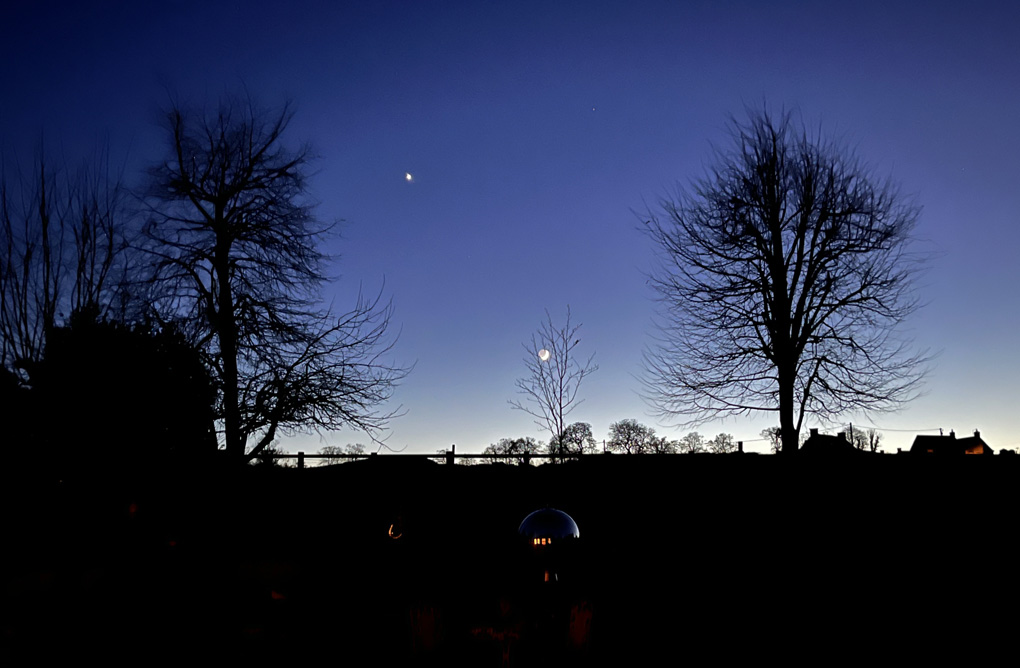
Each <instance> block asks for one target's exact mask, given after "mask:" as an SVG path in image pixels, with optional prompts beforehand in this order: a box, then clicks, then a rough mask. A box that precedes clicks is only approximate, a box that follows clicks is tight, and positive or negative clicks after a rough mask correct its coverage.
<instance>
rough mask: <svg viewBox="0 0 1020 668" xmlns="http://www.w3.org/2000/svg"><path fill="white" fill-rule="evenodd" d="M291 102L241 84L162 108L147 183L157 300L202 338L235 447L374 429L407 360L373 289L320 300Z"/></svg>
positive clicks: (318, 227)
mask: <svg viewBox="0 0 1020 668" xmlns="http://www.w3.org/2000/svg"><path fill="white" fill-rule="evenodd" d="M291 115H292V114H291V111H290V109H289V108H288V107H286V106H285V107H283V108H282V109H281V110H279V111H277V112H268V111H264V110H262V109H261V108H259V107H258V106H257V105H256V104H255V103H254V102H253V101H252V100H251V99H250V98H249V99H244V100H238V99H233V100H228V101H226V102H224V103H222V104H221V105H220V106H219V108H218V110H217V111H216V112H214V113H212V114H200V113H195V112H192V111H188V110H185V109H182V108H180V107H175V108H173V109H171V110H170V111H169V112H168V113H167V115H166V131H167V135H168V138H169V145H168V152H167V155H166V157H165V159H164V160H163V161H162V162H160V163H158V164H157V165H155V166H154V167H153V168H152V169H151V172H150V185H149V189H148V192H147V193H146V201H147V202H148V204H149V220H148V222H147V224H146V225H145V228H144V231H145V237H146V242H147V243H146V246H145V250H146V251H147V252H148V253H149V254H150V255H151V258H152V260H153V267H154V271H153V274H152V277H151V285H152V288H153V294H152V303H153V304H154V306H155V309H156V310H157V311H158V312H159V313H160V314H162V315H163V317H166V318H169V319H172V320H174V321H176V322H180V323H182V325H181V326H182V327H183V328H184V329H185V331H186V332H187V333H188V334H189V335H190V337H191V340H192V341H193V342H194V343H195V345H196V346H198V347H199V348H200V349H201V350H202V351H203V353H204V355H205V358H206V360H207V364H208V366H209V368H210V369H212V371H213V374H214V376H215V379H216V382H217V387H218V389H219V402H218V406H219V425H220V433H221V438H222V441H223V443H224V444H225V448H226V450H227V452H228V453H229V454H230V455H231V456H232V457H233V458H235V459H238V460H240V459H244V458H249V459H250V458H252V457H255V456H257V455H258V453H259V451H261V450H262V449H264V448H266V447H268V446H269V445H270V444H271V443H272V442H273V440H274V438H275V437H276V436H277V434H278V433H283V434H287V433H291V432H294V431H307V430H320V429H321V430H330V429H336V428H339V427H342V426H348V427H355V428H360V429H363V430H365V431H366V432H367V433H368V434H369V435H370V436H371V435H374V434H377V433H378V432H379V431H380V430H382V429H383V428H385V426H386V424H387V422H388V420H389V419H390V418H392V417H393V416H394V415H395V414H396V412H395V411H391V410H386V409H384V408H382V406H383V405H384V404H385V403H386V401H387V400H388V399H389V398H390V397H391V395H392V392H393V389H394V386H395V385H396V383H397V382H398V381H399V380H401V379H402V378H403V377H404V376H405V375H406V374H407V372H408V371H409V369H407V368H402V367H399V366H396V365H394V364H392V363H391V362H389V361H387V360H386V359H385V358H386V357H388V355H389V352H390V350H391V347H392V341H391V340H389V339H388V334H389V325H390V318H391V314H392V310H391V306H390V305H389V304H387V303H384V302H382V300H381V293H380V295H379V296H376V297H375V298H368V299H366V298H362V297H359V298H358V300H357V303H356V304H355V305H354V307H353V308H352V309H351V310H350V311H348V312H346V313H343V314H341V315H339V316H338V315H336V314H334V313H332V312H331V311H330V310H329V309H328V308H324V307H322V306H321V305H320V304H321V302H320V292H321V289H322V286H323V284H324V283H325V282H326V281H327V279H328V277H327V275H326V274H325V272H324V266H325V264H326V262H327V261H328V260H329V258H328V257H327V256H326V255H324V253H323V252H322V251H321V250H320V244H321V242H322V240H323V239H324V238H325V237H326V236H327V234H328V233H329V232H330V229H331V225H328V224H322V223H320V222H319V221H318V220H317V219H316V218H315V215H314V210H313V204H312V202H311V201H310V199H309V198H308V195H307V193H306V190H305V185H306V181H305V176H306V171H307V168H308V160H309V149H308V148H307V147H303V148H300V149H297V150H291V149H289V148H287V147H286V146H285V145H284V143H283V135H284V132H285V131H286V129H287V125H288V123H289V122H290V120H291Z"/></svg>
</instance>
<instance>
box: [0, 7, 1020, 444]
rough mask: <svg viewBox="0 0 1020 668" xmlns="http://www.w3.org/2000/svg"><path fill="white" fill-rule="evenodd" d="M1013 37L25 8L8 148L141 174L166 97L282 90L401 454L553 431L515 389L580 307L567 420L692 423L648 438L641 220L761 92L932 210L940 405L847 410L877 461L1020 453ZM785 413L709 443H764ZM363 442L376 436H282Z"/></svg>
mask: <svg viewBox="0 0 1020 668" xmlns="http://www.w3.org/2000/svg"><path fill="white" fill-rule="evenodd" d="M550 5H551V6H550ZM1018 26H1020V5H1017V4H1016V3H1012V2H980V1H976V2H969V3H955V2H952V3H951V2H934V1H929V2H896V3H890V2H867V1H857V2H825V1H821V0H813V1H811V2H764V1H759V2H754V1H747V2H729V1H726V0H715V1H712V2H688V1H674V2H645V1H643V0H631V1H629V2H578V3H568V2H563V3H538V2H536V3H530V2H521V1H517V2H449V1H448V2H424V1H423V2H365V3H354V2H300V1H298V2H289V3H280V2H219V1H209V0H205V1H204V2H182V1H175V0H168V1H166V2H160V3H144V2H103V1H98V0H97V1H95V2H86V3H80V2H75V3H71V2H67V3H60V2H26V1H20V0H16V1H15V2H14V3H13V7H10V6H8V9H6V10H5V17H4V19H3V21H2V22H0V57H2V62H3V63H4V66H3V68H2V69H0V90H2V91H3V94H2V96H0V148H2V149H3V152H4V156H5V158H4V159H5V161H6V162H7V164H8V165H10V164H12V163H13V161H14V160H15V159H16V160H17V161H18V162H20V163H22V164H27V163H30V162H31V159H32V157H33V155H34V152H36V151H37V148H38V145H39V142H40V138H41V137H43V136H45V146H46V150H47V153H48V154H49V155H51V156H58V157H59V158H60V159H63V160H67V161H68V162H70V163H74V162H76V161H78V160H80V159H82V158H83V157H86V156H88V155H90V154H91V153H93V152H94V150H95V149H96V147H97V146H100V145H102V144H104V143H106V142H108V143H109V146H110V149H111V153H112V156H113V160H114V162H116V163H117V164H122V165H124V169H125V178H126V180H127V181H128V183H131V184H135V183H137V182H138V179H139V175H140V174H139V172H140V168H141V167H143V166H145V165H147V164H149V163H151V162H153V161H155V160H158V159H159V158H160V156H161V155H162V150H163V146H164V144H163V138H162V136H161V134H160V132H159V130H158V127H157V122H158V119H159V110H160V109H161V108H162V107H165V106H166V105H167V103H168V100H169V99H170V95H174V96H176V97H177V98H178V99H180V100H183V101H185V102H194V103H196V104H199V105H202V104H207V105H210V106H212V105H214V104H215V102H216V100H217V98H218V97H219V96H220V95H221V94H223V93H224V92H229V91H237V90H240V89H241V87H242V86H246V87H247V89H248V90H249V91H251V92H252V93H253V94H254V95H255V96H257V97H258V99H259V100H260V101H261V102H263V103H264V104H266V105H272V106H276V105H278V104H280V103H281V102H282V101H284V100H286V99H292V100H293V101H294V102H295V103H296V108H297V115H296V117H295V119H294V122H293V124H292V125H291V127H290V131H289V139H290V140H291V143H292V144H294V145H297V144H298V143H301V142H305V141H307V142H309V143H311V144H312V146H313V148H314V150H315V152H316V153H317V155H318V156H319V160H318V161H317V162H316V164H315V169H316V174H315V177H314V179H313V182H312V186H311V191H312V193H313V194H314V195H315V196H316V197H317V198H318V199H319V201H320V205H319V209H318V213H319V215H320V216H321V217H322V218H324V219H327V220H332V219H343V220H344V221H346V222H345V224H344V226H343V238H342V239H341V240H339V241H338V242H336V243H335V245H333V246H332V247H331V250H332V251H335V252H336V253H338V254H340V256H341V260H340V263H339V265H338V267H337V271H336V273H338V274H339V276H340V279H339V281H338V282H337V283H335V284H333V285H331V286H330V288H329V291H328V294H327V295H326V297H327V299H334V300H335V305H336V307H337V308H338V309H342V308H343V307H344V305H348V304H351V302H352V301H353V299H354V296H355V295H356V294H357V290H358V287H359V284H360V285H361V286H362V287H363V289H364V290H365V291H366V292H369V293H374V292H376V291H378V290H379V289H380V288H381V287H382V286H383V281H384V280H385V288H384V289H385V294H386V295H388V296H391V297H392V298H393V301H394V305H395V318H394V324H395V325H396V326H397V327H400V328H401V332H400V338H399V341H398V342H397V345H396V347H395V349H394V356H395V358H396V359H397V361H400V362H404V363H411V362H417V366H416V368H415V370H414V372H413V373H412V374H411V375H410V376H409V377H408V378H407V380H406V381H405V382H404V383H403V385H402V386H401V387H400V388H398V390H397V393H396V395H395V399H396V402H397V403H398V404H402V405H403V407H404V408H405V409H406V411H407V413H406V415H405V416H404V417H401V418H399V419H397V420H395V421H394V422H393V423H392V429H391V433H390V435H389V439H388V441H387V443H388V445H390V446H391V447H394V448H401V447H403V446H407V450H406V451H407V452H434V451H435V450H437V449H439V448H445V447H449V446H450V444H454V443H455V444H456V445H457V450H458V452H480V451H481V450H482V449H483V448H484V447H485V446H486V445H488V444H490V443H492V442H495V441H496V440H498V439H500V438H503V437H515V436H534V437H536V438H540V439H547V438H548V435H547V434H543V432H542V431H541V430H540V429H539V428H538V427H536V426H535V425H534V424H533V422H532V421H531V419H530V418H529V417H528V416H526V415H524V414H522V413H520V412H517V411H512V410H511V409H510V407H509V406H508V404H507V400H508V399H510V398H512V397H514V396H515V394H514V381H515V379H516V378H517V377H519V376H520V375H521V374H522V373H523V368H524V367H523V363H522V356H523V353H524V351H523V349H522V347H521V344H522V342H525V341H528V340H529V339H530V336H531V334H532V332H533V331H535V329H536V328H537V327H538V325H539V324H540V323H541V321H542V320H543V318H544V317H545V309H549V311H550V312H551V313H552V315H553V316H554V318H556V319H558V320H562V318H563V315H564V313H565V310H566V307H567V305H568V304H569V305H570V307H571V309H572V311H573V315H574V319H575V321H578V322H581V323H583V328H582V330H581V345H580V346H579V350H580V351H581V352H583V353H586V354H587V353H590V352H596V353H597V354H596V361H597V362H598V363H599V365H600V367H601V369H600V370H599V371H598V372H597V373H596V374H594V375H593V376H591V377H590V378H588V379H587V380H586V381H585V385H584V386H583V388H582V392H581V394H582V396H583V397H585V399H586V401H585V402H584V403H583V404H581V405H580V406H579V407H578V408H577V409H576V410H575V411H574V413H572V414H571V416H570V419H571V421H584V422H590V423H591V424H592V426H593V429H594V433H595V435H596V437H597V438H598V439H600V440H601V439H602V438H605V437H606V435H607V432H608V428H609V425H610V424H611V423H612V422H615V421H617V420H621V419H624V418H636V419H638V420H639V421H642V422H645V423H646V424H650V425H655V426H657V428H658V429H659V431H660V432H661V433H664V434H668V435H671V436H675V437H678V436H680V435H682V434H683V433H685V431H674V430H673V429H671V428H668V427H667V426H665V425H656V421H655V419H654V418H652V417H650V416H649V415H648V411H649V409H648V407H647V406H646V405H645V404H644V403H643V401H642V400H641V399H640V397H639V396H638V392H639V390H640V383H639V381H638V380H637V376H638V375H639V374H640V373H641V353H642V349H643V348H644V347H645V346H646V345H647V344H648V343H649V334H650V333H651V332H652V325H651V323H652V318H653V315H654V310H655V304H654V302H653V295H652V293H651V291H650V289H649V288H648V287H647V286H646V285H645V277H644V272H646V271H647V270H648V268H649V267H650V265H651V263H652V259H653V248H652V246H651V244H650V242H649V240H648V239H647V238H646V237H645V236H643V235H642V234H641V233H640V232H639V231H638V230H637V225H638V216H637V213H635V212H640V211H642V210H644V209H646V208H647V207H648V206H653V207H654V206H655V204H656V202H657V200H659V199H660V198H661V197H662V196H664V195H667V194H669V193H670V192H671V191H672V190H673V189H674V188H675V187H676V185H677V184H678V183H688V182H689V181H690V180H691V179H693V178H696V177H697V176H699V175H700V174H701V173H702V170H703V169H704V166H705V165H706V164H708V163H709V162H710V161H711V158H712V154H711V150H712V145H713V144H715V145H720V146H724V145H725V142H726V137H725V123H726V118H727V116H728V115H730V114H733V115H735V116H737V117H738V118H742V117H743V116H744V111H743V110H744V108H745V106H755V105H759V106H760V104H761V103H762V101H763V100H767V101H768V104H769V105H770V106H771V107H773V108H775V109H780V108H784V107H785V108H788V109H789V108H793V109H796V110H798V111H799V113H800V114H801V115H802V117H803V118H804V119H805V121H806V122H807V123H808V125H809V126H812V127H821V128H822V130H823V132H826V133H828V134H830V135H836V136H838V137H840V138H841V139H842V140H843V141H845V142H846V143H847V144H849V145H851V146H852V147H854V148H855V149H856V150H857V152H858V154H859V156H860V157H862V158H863V159H865V160H866V161H867V162H869V163H870V164H871V165H872V166H873V167H874V168H875V169H876V171H877V172H878V173H879V174H882V175H887V174H891V175H892V176H893V178H894V179H895V180H897V181H898V182H899V183H900V184H901V186H902V189H903V191H904V192H905V193H907V194H909V195H911V196H913V197H915V198H916V200H917V202H918V203H919V204H921V205H922V206H923V212H922V216H921V221H920V225H919V226H918V229H917V235H918V236H919V237H920V238H921V239H922V240H923V248H925V249H927V250H929V251H931V252H932V253H933V260H932V262H931V264H930V269H929V271H928V273H927V274H926V275H924V276H923V277H921V279H920V280H919V286H920V294H921V296H922V298H923V299H924V301H925V302H926V303H927V306H926V307H925V308H924V309H923V310H922V311H921V312H920V313H918V314H917V315H916V316H914V317H913V319H912V320H911V321H910V322H909V323H908V324H909V333H910V334H912V335H913V336H914V338H915V340H916V342H917V344H918V346H919V347H922V348H930V349H932V350H934V351H939V352H940V355H939V357H938V358H937V360H936V362H935V365H934V369H933V372H932V374H931V376H930V377H929V380H928V382H927V385H926V395H925V396H923V397H922V398H920V399H918V400H916V401H914V402H913V403H911V404H908V405H907V406H905V407H904V408H903V410H902V411H900V412H899V413H896V414H890V415H879V416H874V417H873V418H872V419H871V420H868V419H866V418H864V417H862V416H847V420H848V421H849V420H852V421H853V422H854V423H855V424H873V425H877V426H879V427H881V428H883V429H884V430H887V431H886V432H885V439H886V441H885V447H886V450H890V449H891V450H895V449H896V448H897V447H903V448H906V447H909V445H910V442H911V441H912V440H913V437H914V435H915V433H920V432H921V431H922V430H928V431H927V433H932V432H931V431H930V430H933V429H937V428H939V427H942V428H944V429H945V430H946V431H947V433H948V430H949V429H955V430H956V431H957V433H958V434H961V435H968V434H969V433H970V432H971V431H972V430H974V429H980V430H981V432H982V436H983V437H984V439H985V440H986V441H987V442H988V443H989V444H990V445H992V447H994V448H995V449H996V450H998V449H1000V448H1005V447H1009V448H1016V447H1018V446H1020V417H1018V415H1017V411H1016V401H1017V398H1018V396H1020V355H1018V353H1017V350H1016V343H1017V332H1018V329H1020V327H1018V325H1020V309H1018V306H1020V263H1017V262H1016V261H1015V255H1016V254H1017V253H1018V249H1020V122H1018V119H1020V39H1017V27H1018ZM52 159H53V158H51V161H52ZM405 172H410V173H411V174H413V175H414V182H413V183H408V182H406V180H405V178H404V174H405ZM776 421H777V420H775V419H774V418H773V417H771V416H757V417H749V418H741V419H738V420H733V419H731V420H728V421H725V422H719V423H712V424H708V425H705V426H703V427H701V428H700V429H699V431H701V432H702V433H703V434H705V435H706V436H713V435H715V434H716V433H718V432H720V431H725V432H729V433H732V434H733V435H734V436H735V437H736V438H737V439H742V440H745V441H751V440H752V439H757V438H758V434H759V431H760V430H761V429H762V428H764V427H767V426H771V425H772V424H774V423H775V422H776ZM807 426H812V425H810V424H809V425H807ZM815 426H817V425H815ZM823 426H824V425H823ZM891 430H906V431H891ZM935 433H937V432H935ZM354 441H362V442H367V441H365V438H364V437H363V436H361V435H359V434H357V433H349V432H340V433H337V434H332V435H328V436H327V437H326V438H325V440H320V438H319V437H318V436H311V437H301V438H297V439H291V440H287V441H285V442H284V443H283V445H284V447H286V448H289V449H292V450H297V449H299V448H300V449H303V450H306V451H314V450H317V449H318V448H319V447H321V446H322V445H326V444H337V445H339V444H343V443H346V442H354ZM747 449H748V450H765V449H766V448H765V444H763V443H760V442H755V443H750V442H749V443H748V446H747Z"/></svg>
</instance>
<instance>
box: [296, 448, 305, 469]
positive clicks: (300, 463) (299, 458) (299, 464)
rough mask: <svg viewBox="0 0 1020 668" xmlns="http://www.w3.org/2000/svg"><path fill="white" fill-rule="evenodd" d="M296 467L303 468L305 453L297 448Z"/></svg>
mask: <svg viewBox="0 0 1020 668" xmlns="http://www.w3.org/2000/svg"><path fill="white" fill-rule="evenodd" d="M297 467H298V468H299V469H303V468H304V467H305V453H303V452H301V451H300V450H298V453H297Z"/></svg>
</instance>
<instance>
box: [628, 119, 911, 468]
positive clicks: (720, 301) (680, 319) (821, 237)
mask: <svg viewBox="0 0 1020 668" xmlns="http://www.w3.org/2000/svg"><path fill="white" fill-rule="evenodd" d="M731 130H732V135H733V140H734V145H733V147H732V148H731V149H729V150H728V151H720V152H719V153H718V155H717V163H716V165H715V166H714V167H713V168H711V169H710V170H709V172H708V174H707V175H706V176H705V177H703V178H702V179H700V180H699V181H697V182H696V183H695V184H694V186H693V187H692V188H691V189H689V190H684V189H681V190H680V191H679V192H678V194H677V195H676V197H675V198H674V199H672V200H670V199H667V200H664V201H663V202H662V203H661V206H662V213H661V216H660V215H655V214H651V215H650V216H649V219H648V220H647V221H646V225H645V229H646V230H647V232H648V234H649V235H650V237H651V238H652V240H653V241H654V243H655V245H656V247H657V249H658V251H659V252H660V255H659V257H660V263H659V265H658V268H657V269H656V270H654V271H653V274H652V276H651V279H650V282H651V283H652V285H653V286H654V287H655V289H656V290H657V292H658V294H659V297H660V299H661V303H662V311H661V322H660V325H661V327H660V330H659V337H658V340H657V342H656V343H655V345H654V346H653V347H652V348H650V349H649V350H648V351H647V352H646V355H645V369H646V375H645V383H646V397H647V398H648V399H649V400H650V402H651V403H652V404H653V405H654V406H655V407H656V408H657V409H658V411H659V412H660V414H661V415H663V416H666V417H669V418H673V419H679V420H680V421H681V423H682V424H688V425H695V424H701V423H704V422H706V421H708V420H711V419H714V418H718V417H720V416H724V415H732V414H749V413H754V412H759V411H764V412H778V413H779V425H780V428H781V430H782V451H783V452H784V453H790V452H795V451H796V450H797V447H798V435H799V432H800V428H801V425H802V424H803V420H804V416H805V415H807V414H812V415H815V416H819V417H821V418H822V419H825V420H832V419H834V418H836V417H837V416H839V415H840V414H843V413H846V412H848V411H854V410H856V411H865V412H868V411H883V410H890V409H893V408H895V407H897V406H898V405H900V404H901V403H902V402H904V401H907V400H909V399H911V398H913V397H914V396H915V395H916V392H917V390H918V388H919V384H920V382H921V380H922V379H923V376H924V372H925V370H926V369H925V367H926V364H925V362H926V357H925V355H923V354H919V353H917V352H914V351H913V350H912V349H911V345H910V342H909V341H907V340H905V339H904V338H901V337H900V336H898V334H897V332H898V329H897V326H898V325H899V324H900V323H901V322H902V321H903V320H904V319H905V318H906V317H907V316H908V315H910V314H911V313H912V312H913V311H914V310H915V309H916V308H917V306H918V301H917V299H916V297H915V296H914V294H913V292H912V289H911V285H912V278H913V276H914V275H915V273H916V270H917V269H918V263H919V260H920V258H919V257H918V256H917V255H915V254H912V253H911V252H910V251H909V249H908V243H909V239H910V233H911V231H912V230H913V228H914V226H915V223H916V221H917V216H918V208H917V207H916V206H915V205H914V204H913V203H911V202H910V201H909V200H908V199H906V198H904V197H903V196H901V195H900V194H899V192H898V190H897V189H896V187H895V186H894V185H893V184H892V183H891V182H890V181H888V180H884V179H879V178H876V177H875V176H874V175H873V173H872V172H871V170H869V169H868V168H867V167H866V166H864V165H862V164H861V163H860V162H859V161H858V159H857V158H856V157H854V155H853V153H852V152H851V151H849V150H847V149H846V148H844V147H842V146H840V145H838V144H836V143H835V142H833V141H829V140H826V139H823V138H816V137H812V136H811V135H809V133H808V132H807V131H806V130H805V129H804V128H803V127H800V126H797V125H796V124H795V123H794V122H793V120H792V119H791V116H790V115H789V114H784V115H782V116H780V117H778V118H776V117H773V116H772V115H770V114H769V113H768V111H758V112H751V113H750V119H749V120H748V122H747V123H746V124H740V123H738V122H737V121H731Z"/></svg>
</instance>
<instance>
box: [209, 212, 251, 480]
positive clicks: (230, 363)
mask: <svg viewBox="0 0 1020 668" xmlns="http://www.w3.org/2000/svg"><path fill="white" fill-rule="evenodd" d="M216 218H217V222H218V223H219V226H220V229H223V228H225V227H226V223H224V222H223V221H222V215H221V212H219V211H217V215H216ZM214 264H215V276H216V280H217V281H218V282H219V285H218V286H217V287H218V289H219V295H218V298H217V301H218V302H219V304H218V309H217V311H216V313H215V315H214V317H215V318H216V322H214V323H213V328H214V330H215V331H216V334H217V337H218V338H219V341H220V356H221V357H222V360H223V430H224V439H225V440H226V447H227V454H228V455H229V456H230V459H232V460H234V461H242V460H243V459H244V447H245V442H244V441H245V439H244V434H242V433H241V411H240V409H239V407H238V389H237V323H236V322H235V321H234V298H233V294H232V293H231V288H230V238H229V235H228V234H226V233H225V232H223V233H222V234H221V235H220V238H219V239H218V241H217V244H216V254H215V259H214Z"/></svg>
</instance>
